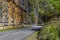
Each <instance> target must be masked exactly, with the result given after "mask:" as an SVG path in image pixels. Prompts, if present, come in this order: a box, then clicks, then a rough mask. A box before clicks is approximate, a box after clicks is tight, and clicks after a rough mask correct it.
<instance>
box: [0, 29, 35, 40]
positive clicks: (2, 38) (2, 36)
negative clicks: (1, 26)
mask: <svg viewBox="0 0 60 40" xmlns="http://www.w3.org/2000/svg"><path fill="white" fill-rule="evenodd" d="M31 29H33V28H23V29H17V30H10V31H5V32H0V40H24V39H25V38H26V37H27V36H29V35H31V34H32V33H34V32H35V31H34V30H31Z"/></svg>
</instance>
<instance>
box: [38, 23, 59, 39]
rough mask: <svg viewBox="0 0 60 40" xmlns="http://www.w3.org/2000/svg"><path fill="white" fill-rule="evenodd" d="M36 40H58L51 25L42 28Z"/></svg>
mask: <svg viewBox="0 0 60 40" xmlns="http://www.w3.org/2000/svg"><path fill="white" fill-rule="evenodd" d="M38 40H59V37H58V30H56V26H55V25H53V24H48V25H46V26H44V28H43V30H42V31H40V32H39V34H38Z"/></svg>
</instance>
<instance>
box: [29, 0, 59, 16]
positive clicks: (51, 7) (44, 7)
mask: <svg viewBox="0 0 60 40" xmlns="http://www.w3.org/2000/svg"><path fill="white" fill-rule="evenodd" d="M36 2H38V4H37V5H38V6H39V7H38V12H39V14H40V15H46V16H52V15H55V14H60V0H38V1H36V0H30V3H31V5H32V10H34V8H35V6H36Z"/></svg>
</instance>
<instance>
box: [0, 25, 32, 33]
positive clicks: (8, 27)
mask: <svg viewBox="0 0 60 40" xmlns="http://www.w3.org/2000/svg"><path fill="white" fill-rule="evenodd" d="M30 26H31V25H24V26H7V27H1V28H0V32H4V31H8V30H16V29H21V28H26V27H30Z"/></svg>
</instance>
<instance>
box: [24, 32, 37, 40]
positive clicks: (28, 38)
mask: <svg viewBox="0 0 60 40" xmlns="http://www.w3.org/2000/svg"><path fill="white" fill-rule="evenodd" d="M37 34H38V32H35V33H33V34H31V35H30V36H29V37H27V38H26V39H25V40H37Z"/></svg>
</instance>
